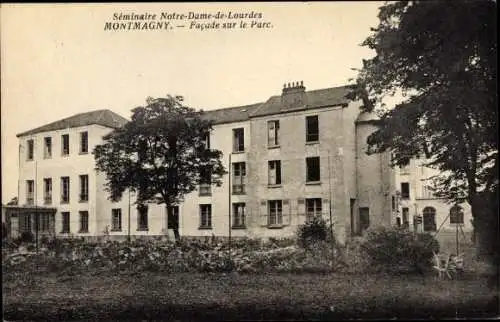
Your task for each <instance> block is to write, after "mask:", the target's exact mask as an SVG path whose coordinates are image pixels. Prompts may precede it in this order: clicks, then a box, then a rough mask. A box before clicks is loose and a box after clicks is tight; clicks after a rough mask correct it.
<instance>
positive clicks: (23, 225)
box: [19, 214, 31, 232]
mask: <svg viewBox="0 0 500 322" xmlns="http://www.w3.org/2000/svg"><path fill="white" fill-rule="evenodd" d="M19 229H20V231H21V232H24V231H30V232H31V216H30V215H29V214H19Z"/></svg>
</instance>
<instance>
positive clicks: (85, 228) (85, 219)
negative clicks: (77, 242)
mask: <svg viewBox="0 0 500 322" xmlns="http://www.w3.org/2000/svg"><path fill="white" fill-rule="evenodd" d="M79 232H80V233H88V232H89V212H88V211H80V231H79Z"/></svg>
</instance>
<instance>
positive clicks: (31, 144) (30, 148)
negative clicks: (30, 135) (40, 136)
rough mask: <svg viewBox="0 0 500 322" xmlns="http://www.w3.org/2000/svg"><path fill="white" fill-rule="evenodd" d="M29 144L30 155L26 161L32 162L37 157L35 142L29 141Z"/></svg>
mask: <svg viewBox="0 0 500 322" xmlns="http://www.w3.org/2000/svg"><path fill="white" fill-rule="evenodd" d="M27 144H28V154H27V156H26V159H27V160H28V161H31V160H33V157H34V155H35V141H33V140H28V142H27Z"/></svg>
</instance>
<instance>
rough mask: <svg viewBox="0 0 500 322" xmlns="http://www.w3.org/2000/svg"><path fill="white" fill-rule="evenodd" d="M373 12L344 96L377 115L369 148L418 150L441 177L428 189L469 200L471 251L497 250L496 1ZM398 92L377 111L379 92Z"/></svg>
mask: <svg viewBox="0 0 500 322" xmlns="http://www.w3.org/2000/svg"><path fill="white" fill-rule="evenodd" d="M379 10H380V11H379V15H378V18H379V20H380V22H379V25H378V27H377V28H372V34H371V35H370V36H369V37H368V38H367V39H366V40H365V41H364V42H363V43H362V46H366V47H368V48H370V49H373V50H374V51H375V56H374V57H373V58H371V59H367V60H364V61H363V67H362V69H361V70H359V73H358V76H357V80H356V83H357V85H358V86H356V87H355V90H353V91H352V92H351V94H350V97H351V98H361V99H363V102H364V105H365V108H366V109H367V110H373V109H376V110H380V111H381V114H382V121H383V122H382V126H381V127H380V129H379V130H377V131H376V132H374V133H373V134H372V135H371V136H369V138H368V144H369V152H370V153H376V152H381V151H387V150H389V151H391V152H393V153H392V155H393V158H392V162H393V165H402V164H405V163H407V162H408V160H409V159H410V158H412V157H415V156H417V155H418V154H420V153H422V152H425V153H426V154H427V156H428V157H429V162H428V166H431V167H434V168H437V169H439V170H440V173H441V174H440V175H438V176H436V177H434V178H433V183H434V188H435V192H436V193H437V194H438V195H439V196H441V197H444V198H446V199H448V200H449V201H450V202H463V201H467V202H468V203H469V204H470V205H471V209H472V215H473V221H474V229H475V232H476V236H477V237H478V239H477V242H478V244H477V245H478V246H479V247H478V250H479V251H480V253H483V254H486V255H495V254H498V249H499V247H498V139H497V138H498V123H497V120H498V108H497V91H496V74H497V57H496V56H497V42H496V39H497V38H496V30H497V26H496V25H497V21H496V3H495V2H493V1H487V0H477V1H456V2H453V1H409V2H406V1H398V2H387V3H386V4H385V5H384V6H382V7H380V9H379ZM399 90H400V91H401V92H402V93H403V97H404V99H403V102H401V103H400V104H397V105H396V106H395V107H394V108H392V109H385V108H384V105H383V104H382V103H381V102H382V99H383V97H384V96H386V95H392V94H394V93H396V92H397V91H399ZM490 258H491V257H490Z"/></svg>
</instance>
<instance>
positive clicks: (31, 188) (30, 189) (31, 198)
mask: <svg viewBox="0 0 500 322" xmlns="http://www.w3.org/2000/svg"><path fill="white" fill-rule="evenodd" d="M26 203H27V204H28V205H32V204H34V203H35V181H34V180H26Z"/></svg>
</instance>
